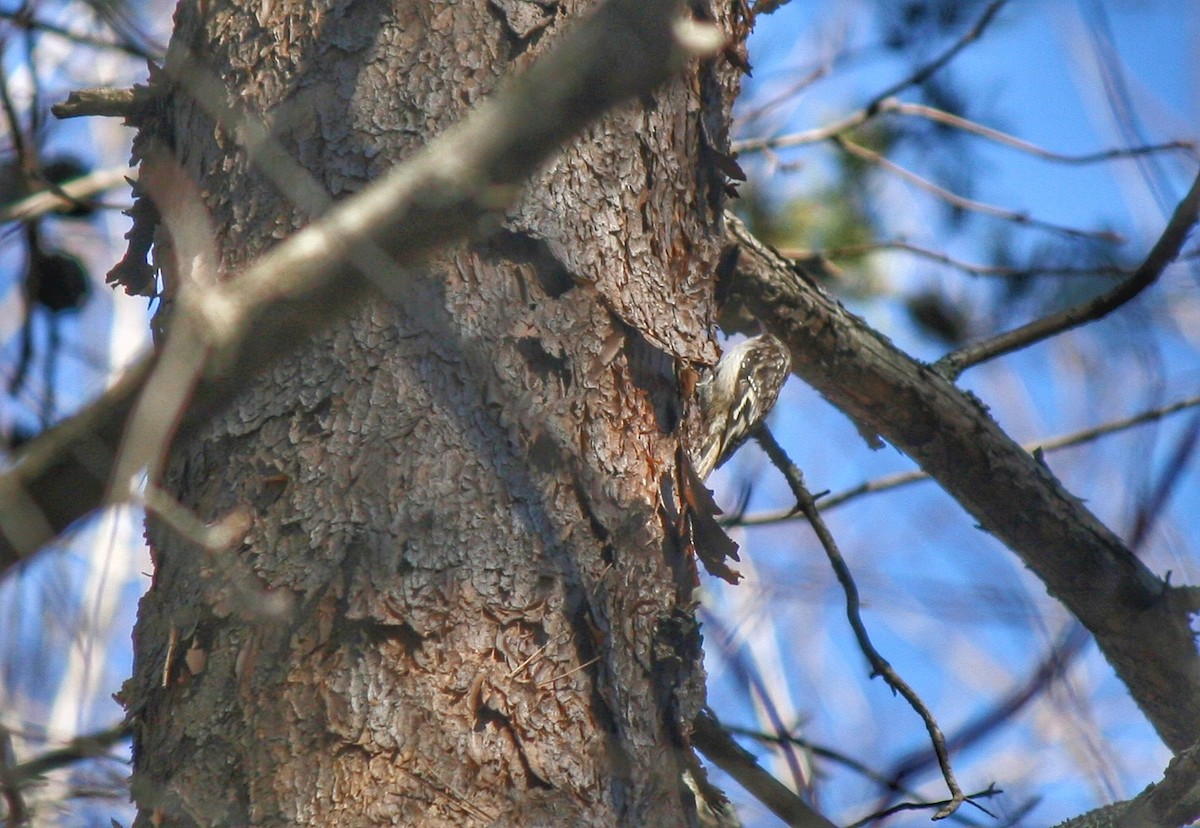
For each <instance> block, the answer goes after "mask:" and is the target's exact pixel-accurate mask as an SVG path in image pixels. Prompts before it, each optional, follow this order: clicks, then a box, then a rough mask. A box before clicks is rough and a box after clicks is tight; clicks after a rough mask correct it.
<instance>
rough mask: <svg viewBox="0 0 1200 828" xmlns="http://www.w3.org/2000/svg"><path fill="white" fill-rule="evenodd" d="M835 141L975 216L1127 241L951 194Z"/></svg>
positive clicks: (847, 142) (841, 141)
mask: <svg viewBox="0 0 1200 828" xmlns="http://www.w3.org/2000/svg"><path fill="white" fill-rule="evenodd" d="M832 140H833V142H834V143H835V144H837V146H838V147H839V148H841V149H843V150H845V151H846V152H847V153H849V154H850V155H853V156H855V157H856V158H860V159H862V160H863V161H866V162H867V163H870V164H875V165H876V166H878V167H880V168H881V169H884V170H886V171H888V172H890V173H892V174H893V175H896V176H898V177H900V178H903V179H904V180H905V181H907V182H908V183H910V184H912V185H914V186H915V187H918V188H920V189H922V190H924V191H925V192H927V193H929V194H930V195H933V196H936V197H937V198H940V199H941V200H942V201H945V202H946V203H947V204H949V205H951V206H953V207H957V208H958V209H960V210H968V211H970V212H973V213H982V214H983V215H985V216H994V217H996V218H1000V219H1004V220H1005V221H1011V222H1012V223H1014V224H1024V225H1028V226H1029V227H1038V228H1040V229H1042V230H1049V231H1050V232H1052V233H1058V234H1059V235H1062V236H1068V237H1071V238H1081V239H1095V240H1097V241H1102V242H1108V243H1110V244H1120V243H1121V242H1122V241H1123V239H1122V238H1121V236H1120V235H1119V234H1117V233H1114V232H1112V231H1111V230H1080V229H1078V228H1075V227H1065V226H1063V225H1061V224H1053V223H1052V222H1048V221H1042V220H1041V219H1036V218H1033V217H1032V216H1030V215H1029V214H1028V213H1019V212H1016V211H1015V210H1006V209H1004V208H1003V207H997V206H995V205H994V204H987V203H986V202H983V201H976V200H975V199H973V198H966V197H964V196H960V195H959V194H958V193H954V192H951V191H950V190H947V189H946V188H945V187H941V186H938V185H937V184H934V183H933V182H932V181H930V180H929V179H927V178H922V177H921V176H919V175H917V174H916V173H914V172H913V171H912V170H909V169H906V168H904V167H902V166H900V165H899V164H897V163H896V162H895V161H892V160H891V159H890V158H886V157H884V156H883V155H881V154H880V153H878V152H875V151H874V150H870V149H867V148H866V147H864V146H862V145H860V144H856V143H854V142H853V141H851V140H850V139H849V138H846V137H845V136H844V135H835V136H834V137H833V139H832Z"/></svg>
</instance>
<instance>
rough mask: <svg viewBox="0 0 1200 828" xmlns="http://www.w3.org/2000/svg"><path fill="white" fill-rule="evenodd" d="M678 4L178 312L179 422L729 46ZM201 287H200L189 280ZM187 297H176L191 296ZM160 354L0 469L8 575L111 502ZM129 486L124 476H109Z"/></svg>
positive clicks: (638, 11)
mask: <svg viewBox="0 0 1200 828" xmlns="http://www.w3.org/2000/svg"><path fill="white" fill-rule="evenodd" d="M680 5H681V4H680V3H678V2H676V1H675V0H654V2H648V1H647V0H610V2H607V3H605V4H603V5H602V6H600V7H599V9H598V10H597V12H596V13H595V14H593V15H592V16H591V17H590V18H589V19H587V20H585V21H583V22H582V23H581V24H580V25H579V26H578V27H576V29H575V30H574V31H573V32H572V33H571V34H569V35H568V36H567V37H566V38H564V40H563V41H562V42H561V44H559V46H558V48H556V49H555V50H553V51H552V52H550V53H549V54H547V55H546V56H545V57H544V58H542V59H541V60H539V61H537V62H535V63H534V64H532V65H531V66H530V67H529V69H528V70H527V71H526V72H525V73H524V74H522V75H521V76H519V77H518V78H516V79H515V80H514V81H512V82H511V83H509V84H508V85H507V87H506V88H505V89H504V90H503V91H502V92H500V93H499V94H498V95H496V96H495V97H493V98H492V99H491V100H490V101H489V102H487V103H486V104H484V105H483V106H480V107H479V108H478V109H477V110H476V111H475V112H474V113H472V114H471V115H470V116H469V117H468V118H467V119H466V120H464V121H463V122H462V123H460V124H459V125H458V126H456V127H454V128H453V129H451V130H449V131H448V132H446V133H445V134H443V135H442V136H441V137H440V138H439V139H437V140H436V141H434V142H433V143H431V144H430V145H429V147H428V148H426V150H425V151H423V152H422V153H420V154H419V155H418V156H417V157H415V158H414V159H413V160H412V161H410V162H409V163H406V164H403V165H401V166H400V167H398V168H396V169H395V170H393V171H392V173H391V174H390V175H388V176H387V177H385V178H383V179H382V180H380V181H379V182H377V183H376V184H374V185H373V186H371V187H369V188H368V189H366V190H364V191H363V192H362V193H360V194H358V195H357V196H355V197H353V198H350V199H347V200H346V201H345V202H342V203H340V204H339V205H338V207H337V208H335V209H333V210H331V211H330V212H329V213H328V214H327V215H326V216H325V217H324V218H323V219H321V220H320V221H318V222H315V223H313V224H311V225H309V226H308V227H306V228H305V229H304V230H302V231H300V232H298V233H296V234H295V235H294V236H292V237H291V238H290V239H288V240H287V241H286V242H283V243H281V244H280V245H279V246H277V247H275V248H274V249H273V250H271V251H270V252H269V253H267V254H266V255H264V256H263V257H262V258H261V259H260V260H259V261H258V262H256V263H255V264H254V265H253V266H251V267H250V268H249V269H248V270H247V271H246V272H245V273H243V274H242V275H241V276H240V277H239V278H237V279H234V280H232V281H230V282H228V283H225V284H222V285H220V286H219V287H217V288H214V289H213V290H210V291H205V292H204V295H203V296H199V297H197V299H196V300H195V301H193V302H192V303H191V305H192V307H189V308H184V307H180V308H178V309H177V311H176V319H177V322H176V323H175V325H174V327H175V330H174V332H173V333H172V336H173V337H176V336H178V337H187V338H192V339H194V340H195V341H197V342H199V343H200V344H201V345H200V350H201V351H202V359H203V366H202V368H203V370H202V371H201V373H200V376H199V378H198V380H197V383H196V387H195V391H194V395H193V397H192V400H191V404H190V405H189V406H188V408H187V410H186V411H185V412H183V414H182V420H181V422H180V423H179V429H180V431H182V432H185V433H186V432H189V431H191V430H192V429H195V428H196V427H198V426H199V425H200V424H202V423H203V422H204V421H205V420H206V419H207V417H208V416H210V415H211V414H212V413H213V412H214V411H216V410H218V409H219V408H220V407H221V406H222V405H223V404H225V403H226V402H227V401H228V400H229V399H230V398H232V397H233V396H234V395H235V394H236V393H237V392H238V391H239V390H240V389H242V388H244V387H245V386H246V385H247V384H248V383H249V382H250V381H251V380H252V379H253V378H254V377H255V376H257V375H258V374H260V373H261V372H262V371H264V370H265V369H267V368H268V367H269V366H270V365H272V364H273V363H274V362H275V361H276V360H278V359H279V358H280V357H281V356H283V355H284V354H286V353H288V352H290V351H292V350H294V349H295V348H297V347H299V346H301V345H302V344H304V343H306V342H308V341H309V335H310V332H311V331H313V330H314V329H317V328H319V327H321V326H324V325H326V324H328V323H330V322H331V321H332V320H333V319H335V318H336V317H337V316H338V315H339V314H340V313H342V312H343V311H345V310H346V309H347V308H349V307H351V306H353V305H354V304H356V303H357V302H359V301H361V300H362V299H363V298H364V297H365V296H367V295H368V294H369V292H370V291H371V290H372V289H374V287H373V286H374V285H380V286H382V287H383V289H384V290H385V291H386V292H387V293H388V294H389V295H390V296H392V297H394V298H396V299H398V300H400V301H403V297H404V296H405V295H406V294H408V293H410V292H411V290H412V288H413V286H414V284H415V280H416V279H417V278H419V277H417V276H416V275H414V274H413V273H412V272H411V271H408V270H406V269H405V268H407V267H410V266H413V265H417V264H419V263H420V262H421V261H422V260H423V258H424V257H425V256H427V255H429V254H430V253H431V252H432V251H434V250H436V249H438V248H441V247H444V246H446V245H448V244H450V243H451V242H454V241H456V240H458V239H461V238H464V237H466V236H468V235H470V234H472V233H476V232H479V230H480V228H486V227H488V226H494V225H495V223H497V222H498V221H500V220H501V219H502V217H503V215H504V210H505V209H506V208H507V207H508V205H509V204H511V203H512V201H513V200H514V199H515V198H516V197H517V196H518V195H519V194H520V190H521V186H522V184H523V183H524V182H525V180H526V179H527V178H528V176H529V175H530V174H531V173H533V172H534V171H535V170H537V169H538V168H539V167H540V166H541V165H542V164H543V163H544V162H545V161H546V160H547V159H548V158H549V157H550V156H551V154H552V153H554V152H555V150H556V149H557V148H558V147H559V146H560V145H561V144H562V143H563V142H565V141H566V140H567V139H569V138H570V137H572V136H573V135H575V134H576V133H578V132H579V131H580V130H581V129H582V128H583V127H584V126H585V125H586V124H588V123H589V122H591V121H592V120H594V119H595V118H597V117H598V116H599V115H601V114H602V113H603V112H605V111H606V110H608V109H609V108H611V107H612V106H614V105H616V104H617V103H620V102H621V101H623V100H626V99H628V98H630V97H632V96H634V95H636V94H638V93H640V92H643V91H647V90H649V89H651V88H653V87H654V86H657V85H658V84H659V83H661V82H662V81H664V80H666V79H667V78H668V77H670V75H671V74H672V73H674V72H675V71H677V70H679V69H680V68H682V66H683V64H684V62H685V61H686V60H688V59H689V58H690V57H692V56H695V55H697V54H701V53H705V52H706V51H707V52H711V51H712V50H713V49H715V48H719V46H720V37H719V36H718V35H717V32H716V31H715V30H713V29H711V27H705V26H704V25H703V24H698V23H692V24H690V25H683V24H682V23H681V21H680V18H679V16H678V14H679V6H680ZM193 293H196V292H193ZM180 304H181V305H182V304H185V303H184V302H182V301H181V303H180ZM155 359H156V357H151V358H150V359H148V360H145V361H143V362H141V363H139V364H138V365H136V366H135V367H134V368H132V369H131V370H130V371H129V372H128V373H127V374H126V375H125V376H124V377H122V379H121V380H120V381H119V382H118V383H117V384H116V385H115V386H114V387H113V388H112V389H110V390H109V391H108V392H107V393H106V394H105V395H104V396H103V397H101V398H100V399H99V400H98V401H97V402H95V403H93V404H92V405H90V406H88V407H87V408H86V409H85V410H84V411H83V412H81V413H80V414H79V415H77V416H76V417H73V418H71V419H69V420H67V421H65V422H64V423H62V424H61V425H60V426H57V427H55V428H54V429H52V430H51V431H49V432H47V433H45V434H44V435H42V436H41V437H39V438H38V439H37V440H34V441H33V442H32V443H30V444H29V445H28V446H26V447H25V449H24V450H23V451H22V452H21V453H20V454H19V455H18V457H17V459H16V463H15V465H14V466H13V467H12V468H11V469H9V470H8V471H7V472H5V473H4V474H3V476H0V571H3V570H4V569H6V568H8V567H10V566H12V565H13V564H15V563H17V562H18V561H20V560H21V559H22V558H23V557H26V556H28V555H30V554H32V553H33V552H34V551H36V550H37V549H38V548H40V547H41V546H42V545H44V544H45V543H47V542H48V541H50V540H51V539H52V538H54V537H55V536H56V535H58V534H59V533H61V532H63V531H64V530H65V529H66V528H67V527H68V526H70V525H71V524H72V523H74V522H75V521H76V520H78V519H80V518H82V517H84V516H85V515H87V514H89V513H91V512H92V511H93V510H95V509H96V508H98V507H99V506H100V505H101V504H102V503H103V502H104V500H105V497H106V492H107V490H108V487H109V485H110V480H109V477H110V474H111V470H112V465H113V462H114V458H115V456H116V454H117V452H118V447H119V445H120V441H121V439H122V432H123V430H124V426H125V423H126V421H127V419H128V417H129V414H130V411H131V410H132V408H133V406H134V404H135V402H136V400H137V398H138V395H139V394H140V392H141V390H142V387H143V386H144V384H145V382H146V380H147V377H148V376H149V375H150V373H151V371H152V369H153V366H154V362H155ZM112 483H113V485H114V486H115V487H116V490H117V491H118V492H120V493H121V494H123V493H124V487H125V486H127V485H128V481H112Z"/></svg>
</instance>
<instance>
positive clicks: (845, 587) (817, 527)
mask: <svg viewBox="0 0 1200 828" xmlns="http://www.w3.org/2000/svg"><path fill="white" fill-rule="evenodd" d="M754 439H755V440H757V441H758V443H759V445H761V446H762V447H763V450H764V451H765V452H766V453H767V456H768V457H770V458H771V462H772V463H774V464H775V467H776V468H777V469H779V470H780V471H781V472H782V473H783V476H784V479H786V480H787V483H788V487H789V488H790V489H791V490H792V495H793V496H795V498H796V507H797V508H798V509H799V510H800V512H801V513H802V514H803V515H804V517H805V518H807V519H808V523H809V525H810V526H812V529H813V532H815V533H816V535H817V540H819V541H820V542H821V548H822V549H824V550H825V557H827V558H828V559H829V565H830V567H832V568H833V572H834V574H835V575H836V576H837V579H838V583H839V584H841V585H842V591H843V592H845V593H846V617H847V618H848V619H849V621H850V628H851V629H852V630H854V637H855V639H857V641H858V648H859V649H860V650H862V653H863V655H865V656H866V657H867V663H868V664H870V665H871V676H872V677H874V676H881V677H882V678H883V680H884V681H885V682H887V685H888V687H890V688H892V692H893V693H899V694H900V695H901V696H902V697H903V698H904V700H905V701H906V702H908V704H909V706H910V707H912V709H913V710H915V711H916V712H917V715H918V716H920V717H921V721H922V722H924V723H925V730H926V731H928V733H929V739H930V741H931V742H932V743H933V750H934V753H936V754H937V760H938V766H939V767H940V768H941V770H942V778H943V779H945V780H946V787H947V788H949V789H950V799H949V801H947V802H946V803H945V804H944V806H943V807H942V808H941V809H940V810H939V811H938V812H937V813H936V814H934V817H933V818H934V819H945V818H946V817H948V816H950V815H951V814H952V813H954V812H955V811H957V810H958V808H959V806H960V805H962V803H963V802H965V801H966V799H967V798H966V796H965V795H964V794H963V792H962V788H960V787H959V785H958V780H957V779H955V778H954V769H953V768H952V767H951V765H950V752H949V750H947V748H946V737H945V736H944V735H943V734H942V729H941V727H939V726H938V723H937V719H936V718H934V715H933V711H931V710H930V709H929V707H928V705H926V704H925V701H924V700H923V699H922V698H921V697H920V695H918V693H917V691H916V690H914V689H913V688H912V685H910V684H909V683H908V682H907V681H905V680H904V678H903V677H901V675H900V674H899V673H898V672H896V668H894V667H893V666H892V665H891V662H889V661H888V660H887V659H886V658H884V657H883V655H882V654H880V652H879V650H877V649H876V648H875V645H874V644H873V643H872V642H871V635H870V633H868V632H867V626H866V624H864V623H863V620H862V602H861V601H860V600H859V597H858V585H857V584H856V583H855V582H854V576H853V575H851V574H850V567H849V566H848V565H847V564H846V559H845V558H844V557H842V552H841V550H840V549H839V548H838V545H837V541H835V540H834V538H833V533H832V532H830V531H829V527H828V526H826V525H825V521H824V520H823V519H822V518H821V514H820V512H818V511H817V503H816V501H815V500H814V499H813V496H812V494H811V493H810V492H809V491H808V487H807V486H805V485H804V475H803V474H802V473H801V471H800V469H799V468H798V467H797V466H796V464H795V463H793V462H792V460H791V458H790V457H788V455H787V452H785V451H784V450H783V447H782V446H780V445H779V443H778V441H776V440H775V437H774V435H772V434H771V431H770V429H768V428H767V427H766V426H765V425H762V426H759V428H758V430H757V431H756V432H755V433H754Z"/></svg>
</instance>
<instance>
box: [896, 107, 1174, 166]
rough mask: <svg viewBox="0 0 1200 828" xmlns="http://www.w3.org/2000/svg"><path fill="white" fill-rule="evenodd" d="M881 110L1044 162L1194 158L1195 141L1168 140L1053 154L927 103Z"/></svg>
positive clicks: (1081, 162) (1079, 162)
mask: <svg viewBox="0 0 1200 828" xmlns="http://www.w3.org/2000/svg"><path fill="white" fill-rule="evenodd" d="M880 110H881V111H883V112H894V113H898V114H901V115H914V116H917V117H920V118H925V119H927V120H930V121H934V122H935V123H939V124H945V125H946V126H952V127H954V128H955V129H961V130H963V131H964V132H968V133H970V134H972V135H977V136H979V137H980V138H986V139H987V140H989V141H994V142H995V143H997V144H1002V145H1003V146H1006V147H1011V148H1012V149H1015V150H1019V151H1020V152H1023V153H1025V154H1026V155H1032V156H1034V157H1036V158H1044V159H1045V160H1047V161H1054V162H1056V163H1059V164H1072V165H1084V164H1099V163H1103V162H1105V161H1113V160H1115V159H1118V158H1140V157H1142V156H1145V155H1157V154H1159V153H1164V152H1180V151H1184V152H1187V153H1188V154H1189V155H1192V156H1193V157H1194V156H1195V155H1196V142H1195V141H1167V142H1166V143H1162V144H1147V145H1143V146H1136V147H1117V148H1114V149H1107V150H1100V151H1098V152H1087V153H1081V154H1075V155H1072V154H1069V153H1062V152H1054V151H1053V150H1048V149H1045V148H1044V147H1039V146H1038V145H1037V144H1034V143H1031V142H1029V141H1026V140H1024V139H1021V138H1018V137H1016V136H1015V135H1009V134H1008V133H1006V132H1001V131H1000V130H998V129H992V128H991V127H988V126H984V125H983V124H981V123H978V122H976V121H972V120H970V119H968V118H964V117H962V116H961V115H955V114H954V113H952V112H946V111H945V110H943V109H938V108H936V107H932V106H927V105H926V104H918V103H908V102H906V101H901V100H897V99H895V98H891V99H889V100H887V101H884V103H883V104H882V105H881V107H880Z"/></svg>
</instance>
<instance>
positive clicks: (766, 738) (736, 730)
mask: <svg viewBox="0 0 1200 828" xmlns="http://www.w3.org/2000/svg"><path fill="white" fill-rule="evenodd" d="M722 727H724V728H725V729H726V730H727V731H729V732H730V733H731V734H733V735H735V736H745V737H747V738H750V739H754V740H755V741H757V742H762V743H763V744H766V745H771V746H776V747H777V746H779V745H780V744H783V743H786V744H792V745H795V746H796V747H799V748H803V749H804V750H805V751H806V752H808V753H811V754H812V755H813V756H816V757H819V758H821V759H828V760H829V761H830V762H834V763H836V764H839V765H842V766H843V767H845V768H847V769H849V770H850V771H853V772H854V773H857V774H858V775H860V776H862V777H863V778H864V779H867V780H868V781H870V782H874V783H875V784H876V785H879V786H880V787H881V788H884V789H886V790H888V791H891V792H894V793H899V794H903V795H904V796H908V797H911V798H912V799H914V800H916V799H920V793H918V792H917V791H916V790H915V789H913V788H908V787H905V786H902V785H901V784H900V783H898V782H896V781H894V780H892V779H889V778H888V777H887V776H886V775H885V774H883V773H881V772H880V771H877V770H875V769H874V768H872V767H870V766H868V765H867V764H866V763H865V762H860V761H859V760H857V759H855V758H854V757H852V756H847V755H846V754H844V753H842V752H841V751H837V750H834V749H833V748H828V747H824V746H823V745H818V744H815V743H813V742H812V741H811V740H809V739H805V738H804V737H803V736H796V735H795V734H791V733H785V734H783V735H781V736H777V735H775V734H773V733H763V732H762V731H760V730H753V729H751V728H748V727H736V726H734V725H722ZM926 804H929V803H926ZM950 819H952V820H954V821H955V822H956V823H959V824H961V825H968V826H972V828H979V826H981V823H979V822H977V821H976V820H974V819H971V817H969V816H967V815H966V814H965V813H963V812H962V811H961V810H960V811H959V812H958V813H956V814H954V815H952V816H951V817H950ZM989 828H993V826H991V825H989Z"/></svg>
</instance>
